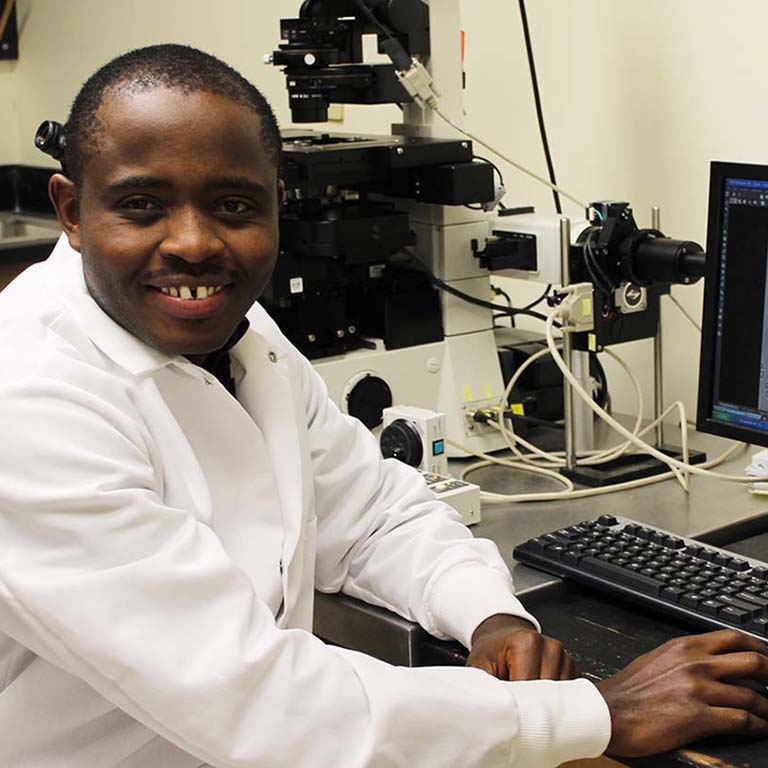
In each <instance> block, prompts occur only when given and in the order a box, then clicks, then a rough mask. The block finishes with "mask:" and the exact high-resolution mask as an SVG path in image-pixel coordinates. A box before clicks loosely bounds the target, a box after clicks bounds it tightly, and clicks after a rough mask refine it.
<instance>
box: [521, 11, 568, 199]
mask: <svg viewBox="0 0 768 768" xmlns="http://www.w3.org/2000/svg"><path fill="white" fill-rule="evenodd" d="M519 2H520V20H521V21H522V23H523V36H524V37H525V52H526V54H527V55H528V69H529V70H530V72H531V86H532V87H533V100H534V102H535V104H536V118H537V120H538V122H539V133H540V134H541V143H542V145H543V147H544V158H545V159H546V161H547V171H549V180H550V181H551V182H552V184H553V185H556V184H557V179H556V178H555V166H554V163H553V162H552V153H551V152H550V149H549V139H548V138H547V128H546V125H545V124H544V110H543V108H542V106H541V93H540V92H539V78H538V76H537V75H536V62H535V60H534V57H533V44H532V43H531V31H530V29H529V28H528V14H527V13H526V10H525V0H519ZM552 196H553V197H554V199H555V210H556V211H557V212H558V213H562V212H563V207H562V205H561V204H560V195H559V194H558V191H557V190H556V189H553V190H552Z"/></svg>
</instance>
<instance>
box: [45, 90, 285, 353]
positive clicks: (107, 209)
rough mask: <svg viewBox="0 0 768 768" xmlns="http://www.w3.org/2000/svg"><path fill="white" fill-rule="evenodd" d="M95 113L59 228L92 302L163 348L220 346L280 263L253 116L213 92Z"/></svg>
mask: <svg viewBox="0 0 768 768" xmlns="http://www.w3.org/2000/svg"><path fill="white" fill-rule="evenodd" d="M98 118H99V122H100V123H101V125H102V126H103V129H104V130H103V131H100V133H99V135H98V137H97V139H96V142H95V148H94V149H90V148H89V151H88V154H87V156H86V158H85V161H84V165H83V169H82V174H81V184H80V190H79V195H78V200H77V202H74V203H73V204H72V205H71V206H70V210H71V211H73V213H72V219H73V222H72V224H71V226H69V227H66V226H65V228H66V229H67V232H68V234H69V237H70V242H71V243H72V245H73V247H74V248H76V249H77V250H79V251H80V252H81V253H82V256H83V269H84V272H85V279H86V283H87V285H88V289H89V291H90V293H91V295H92V296H93V298H94V299H95V300H96V301H97V302H98V304H99V305H100V306H101V307H102V309H104V311H105V312H106V313H107V314H108V315H110V316H111V317H112V318H113V319H114V320H116V321H117V322H118V323H119V324H120V325H122V326H123V327H124V328H126V329H127V330H129V331H130V332H131V333H133V334H134V335H135V336H137V337H138V338H140V339H141V340H142V341H144V342H146V343H147V344H149V345H150V346H152V347H154V348H156V349H159V350H160V351H162V352H165V353H168V354H182V355H187V356H190V357H192V358H198V357H199V356H201V355H205V354H207V353H209V352H212V351H214V350H216V349H218V348H219V347H221V346H222V345H224V344H225V343H226V341H227V340H228V339H229V337H230V336H231V335H232V333H233V331H234V329H235V328H236V327H237V325H238V323H239V322H240V320H241V319H242V318H243V316H244V315H245V313H246V311H247V310H248V309H249V308H250V306H251V305H252V304H253V302H254V301H255V300H256V298H257V297H258V296H259V295H260V293H261V292H262V291H263V289H264V287H265V285H266V283H267V281H268V279H269V276H270V274H271V273H272V269H273V267H274V264H275V259H276V256H277V247H278V225H277V217H278V208H279V201H280V197H281V195H282V189H281V187H280V185H279V182H278V179H277V169H276V168H275V166H274V164H273V163H271V162H270V160H269V157H268V156H267V154H266V152H265V150H264V147H263V145H262V142H261V138H260V136H261V126H260V120H259V117H258V116H257V115H256V114H255V113H254V112H252V111H251V110H249V109H248V108H246V107H244V106H242V105H240V104H238V103H236V102H234V101H231V100H229V99H227V98H225V97H222V96H217V95H214V94H211V93H205V92H193V93H186V94H185V93H182V92H180V91H175V90H169V89H154V90H150V91H145V92H138V93H126V92H122V93H121V92H117V93H116V94H113V95H111V96H109V97H108V98H107V99H106V100H105V102H104V103H103V104H102V106H101V107H100V109H99V113H98ZM52 194H53V196H54V197H55V193H52ZM57 207H58V208H59V211H60V218H61V217H62V212H61V208H62V207H61V206H57ZM64 218H66V215H65V216H64Z"/></svg>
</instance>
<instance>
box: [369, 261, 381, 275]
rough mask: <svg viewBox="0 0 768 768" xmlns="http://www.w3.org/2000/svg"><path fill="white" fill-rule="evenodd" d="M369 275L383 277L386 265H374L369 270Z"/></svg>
mask: <svg viewBox="0 0 768 768" xmlns="http://www.w3.org/2000/svg"><path fill="white" fill-rule="evenodd" d="M368 274H369V276H370V277H374V278H377V277H381V276H382V275H383V274H384V265H383V264H374V265H373V266H372V267H370V268H369V269H368Z"/></svg>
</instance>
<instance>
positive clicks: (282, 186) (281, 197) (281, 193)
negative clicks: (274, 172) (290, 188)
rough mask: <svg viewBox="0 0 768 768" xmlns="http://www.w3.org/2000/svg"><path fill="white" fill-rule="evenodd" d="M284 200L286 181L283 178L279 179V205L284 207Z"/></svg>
mask: <svg viewBox="0 0 768 768" xmlns="http://www.w3.org/2000/svg"><path fill="white" fill-rule="evenodd" d="M283 200H285V183H284V182H283V180H282V179H278V180H277V207H278V209H280V208H282V206H283Z"/></svg>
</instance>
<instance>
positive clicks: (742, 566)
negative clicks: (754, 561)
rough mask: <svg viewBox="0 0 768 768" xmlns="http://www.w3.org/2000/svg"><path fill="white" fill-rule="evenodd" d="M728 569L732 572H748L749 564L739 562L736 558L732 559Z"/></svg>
mask: <svg viewBox="0 0 768 768" xmlns="http://www.w3.org/2000/svg"><path fill="white" fill-rule="evenodd" d="M728 567H729V568H733V570H734V571H748V570H749V563H748V562H747V561H746V560H739V559H738V558H737V557H734V558H733V560H731V564H730V565H729V566H728Z"/></svg>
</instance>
